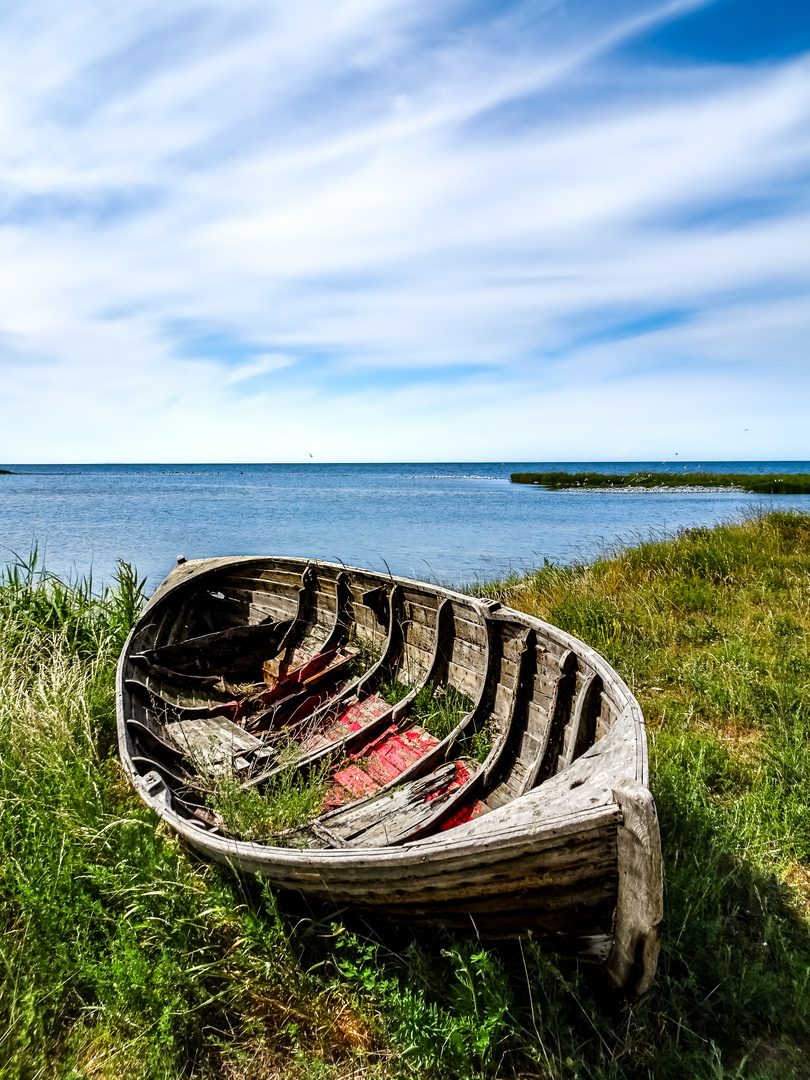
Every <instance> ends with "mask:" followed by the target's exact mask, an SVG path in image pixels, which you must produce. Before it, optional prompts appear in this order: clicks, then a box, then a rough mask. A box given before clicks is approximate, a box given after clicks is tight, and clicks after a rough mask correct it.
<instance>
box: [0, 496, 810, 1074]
mask: <svg viewBox="0 0 810 1080" xmlns="http://www.w3.org/2000/svg"><path fill="white" fill-rule="evenodd" d="M136 585H137V582H136V579H135V577H134V575H131V574H130V575H129V576H127V575H126V574H125V576H124V578H123V579H122V581H121V582H119V584H118V585H117V586H116V587H115V588H114V589H112V590H110V591H108V592H107V594H106V596H105V597H103V598H94V594H93V591H92V589H91V588H90V587H89V585H88V583H81V582H79V583H74V584H73V585H66V584H63V583H58V582H55V581H53V580H44V581H43V580H41V579H40V578H38V577H37V576H36V575H35V574H34V573H33V572H32V571H31V570H30V568H29V569H28V570H26V569H25V568H18V569H17V570H16V577H15V572H14V571H12V574H11V576H10V577H7V578H6V579H5V580H4V581H3V582H2V583H0V930H2V934H0V963H1V964H2V968H3V977H2V981H0V1075H2V1076H3V1077H4V1078H5V1077H9V1078H11V1080H16V1078H25V1080H34V1078H35V1077H36V1078H43V1080H45V1078H49V1077H54V1078H56V1077H59V1078H67V1077H71V1078H78V1077H88V1078H91V1077H92V1078H94V1080H95V1078H106V1077H119V1076H124V1075H126V1076H127V1077H130V1076H132V1077H135V1078H138V1080H140V1078H144V1080H146V1078H149V1080H151V1078H153V1077H154V1078H160V1080H163V1078H167V1080H168V1078H174V1077H178V1078H179V1077H200V1078H207V1077H211V1078H214V1077H216V1078H225V1080H231V1078H237V1077H242V1078H245V1080H267V1078H270V1077H285V1078H286V1077H291V1078H293V1080H296V1078H302V1080H303V1078H319V1080H327V1078H328V1080H338V1078H340V1077H342V1078H344V1080H348V1078H350V1077H351V1078H359V1077H368V1078H380V1080H382V1078H388V1077H400V1076H402V1077H425V1078H432V1077H436V1078H438V1077H442V1078H444V1077H448V1078H457V1077H464V1078H467V1077H469V1078H473V1077H476V1078H477V1077H481V1078H489V1080H495V1078H504V1080H505V1078H507V1077H524V1078H527V1077H542V1078H553V1080H574V1078H577V1080H584V1078H588V1080H619V1078H628V1080H636V1078H638V1080H641V1078H655V1080H659V1078H661V1080H670V1078H671V1080H676V1078H677V1080H681V1078H683V1077H696V1078H700V1080H703V1078H718V1080H720V1078H729V1080H730V1078H732V1077H733V1078H739V1080H743V1078H745V1080H777V1078H779V1080H782V1078H784V1080H788V1078H790V1080H793V1078H796V1077H808V1076H810V1066H808V1062H809V1061H810V796H808V792H810V650H808V645H809V644H810V517H807V516H803V515H799V514H790V513H778V514H770V515H767V516H764V517H761V518H759V519H757V520H754V521H750V522H743V523H739V524H733V525H726V526H722V527H720V528H717V529H712V530H691V531H688V532H685V533H683V534H681V535H680V536H678V537H677V538H675V539H674V540H670V541H666V542H653V541H650V542H645V543H641V544H639V545H637V546H636V547H634V548H632V549H630V550H628V551H625V552H622V553H619V554H617V555H615V556H614V557H610V558H607V557H606V558H604V559H602V560H599V561H597V562H596V563H594V564H592V565H590V566H582V567H574V568H560V567H555V566H545V567H543V568H541V569H539V570H538V571H537V572H535V573H534V574H531V575H529V576H528V577H526V578H523V579H515V580H513V581H509V582H505V583H503V584H501V585H500V586H492V587H487V589H486V591H487V592H488V593H489V594H491V595H497V596H499V597H500V598H501V599H502V600H504V601H505V602H507V603H510V604H513V605H514V606H517V607H522V608H525V609H526V610H528V611H530V612H533V613H536V614H539V615H541V616H542V617H544V618H547V619H550V620H551V621H553V622H556V623H558V624H559V625H561V626H563V627H564V628H565V629H567V630H570V631H571V632H573V633H575V634H578V635H579V636H581V637H583V638H585V639H586V640H587V641H589V642H590V643H591V644H592V645H594V646H595V647H596V648H597V649H599V650H600V651H601V652H603V653H604V654H605V656H606V657H607V658H608V659H609V661H610V662H611V663H612V664H613V665H614V666H615V667H616V668H617V670H618V671H619V672H620V673H621V674H622V676H623V677H624V678H625V679H626V680H627V681H628V683H629V684H630V685H631V686H632V687H633V688H634V690H635V692H636V694H637V695H638V697H639V699H640V701H641V704H642V707H643V709H644V711H645V715H646V716H647V718H648V723H649V729H650V749H651V774H652V786H653V791H654V794H655V797H656V801H657V805H658V810H659V815H660V821H661V835H662V843H663V849H664V864H665V899H666V924H665V939H664V946H663V950H662V955H661V961H660V966H659V973H658V977H657V979H656V982H655V984H654V987H653V990H652V992H651V993H650V995H649V996H648V998H647V999H646V1000H645V1001H643V1002H641V1003H640V1004H637V1005H634V1006H628V1005H618V1006H608V1005H606V1004H605V1003H604V1002H602V1001H601V1000H600V998H599V996H598V993H597V991H596V989H595V987H594V986H593V985H592V984H591V983H590V981H589V979H588V977H587V973H586V972H585V970H584V969H583V970H577V969H576V968H575V967H570V966H560V965H559V964H558V963H557V962H556V961H555V959H554V958H553V957H549V956H548V955H546V954H545V953H543V952H541V951H540V950H539V949H538V948H537V947H536V946H535V945H534V944H533V943H532V942H525V943H524V944H523V945H522V947H521V946H518V945H505V946H501V947H498V948H495V947H488V946H485V945H483V944H482V943H480V942H478V941H477V940H476V939H475V937H474V936H470V937H466V938H453V937H451V936H449V935H444V934H436V935H435V936H430V937H429V936H422V937H418V938H417V937H416V936H414V934H413V932H412V931H410V930H409V929H408V928H400V929H399V930H398V931H396V932H391V931H387V930H384V929H381V928H380V927H376V926H375V927H371V926H368V925H366V924H364V923H363V922H362V921H360V920H358V919H356V918H353V917H352V916H351V914H350V913H344V914H340V913H336V912H334V911H330V910H328V909H324V908H317V909H311V908H310V907H308V906H307V905H306V904H305V903H304V902H302V901H300V900H297V899H294V898H292V899H291V898H288V897H285V896H283V895H282V896H276V895H275V894H274V893H273V891H272V890H270V889H269V888H267V887H266V886H261V885H260V884H259V883H257V882H254V881H251V880H248V881H240V880H239V879H237V878H235V877H233V876H232V875H231V874H230V873H228V872H227V871H225V870H220V869H218V868H216V867H212V866H208V865H206V864H203V863H201V862H199V861H198V860H196V859H194V858H193V857H192V856H190V855H189V854H188V853H187V852H186V851H185V850H184V849H183V848H182V847H181V846H180V845H179V844H178V843H177V842H176V840H175V839H174V838H173V837H172V836H171V835H170V834H169V833H168V832H167V831H166V830H165V829H164V828H163V827H162V826H160V825H159V824H158V821H157V819H156V818H155V816H154V815H153V814H151V812H149V811H147V810H146V809H145V808H143V807H142V805H141V804H140V803H139V802H138V800H137V799H136V798H135V797H134V796H133V794H132V793H131V791H130V790H129V788H128V786H127V784H126V783H125V782H124V781H123V779H122V776H121V772H120V769H119V767H118V764H117V760H116V755H115V745H114V726H115V725H114V715H113V699H112V670H113V662H114V657H115V654H116V652H117V650H118V648H119V647H120V642H121V639H122V635H123V634H124V632H125V630H126V625H127V622H128V620H129V619H131V617H132V615H133V614H134V612H135V610H136V608H137V606H138V600H137V596H138V590H137V587H136Z"/></svg>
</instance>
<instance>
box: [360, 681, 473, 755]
mask: <svg viewBox="0 0 810 1080" xmlns="http://www.w3.org/2000/svg"><path fill="white" fill-rule="evenodd" d="M410 690H411V687H410V686H408V685H407V684H406V683H402V682H399V680H397V679H393V680H391V681H390V682H386V683H383V684H382V686H380V687H379V688H378V690H377V693H378V694H379V696H380V697H381V698H382V699H383V701H385V702H387V703H388V704H389V705H396V703H397V702H398V701H401V700H402V698H404V697H405V695H406V694H408V693H409V692H410ZM472 708H473V700H472V698H471V697H469V696H468V695H467V694H462V693H461V691H459V690H456V688H455V687H454V686H434V684H433V683H426V684H425V686H423V687H421V688H420V690H419V692H418V693H417V694H416V696H415V697H414V699H413V701H412V702H411V706H410V709H409V710H408V721H409V722H410V723H413V724H418V725H419V726H420V727H422V728H424V729H425V731H427V733H428V734H429V735H432V736H433V737H434V738H435V739H438V740H439V742H441V741H442V739H444V738H446V737H447V736H448V735H449V734H450V732H451V731H453V730H454V729H455V728H456V727H457V726H458V724H459V723H460V722H461V720H462V719H463V718H464V717H465V716H466V715H467V713H468V712H470V711H471V710H472ZM493 739H494V731H493V729H491V728H490V727H489V726H486V727H482V728H479V729H477V730H475V731H470V732H468V733H466V732H465V734H464V735H463V736H462V737H461V739H459V741H458V742H457V743H456V744H455V753H457V754H459V755H468V756H469V757H472V758H474V759H475V760H476V761H480V762H483V761H484V760H485V759H486V756H487V754H488V753H489V751H490V750H491V748H492V742H493Z"/></svg>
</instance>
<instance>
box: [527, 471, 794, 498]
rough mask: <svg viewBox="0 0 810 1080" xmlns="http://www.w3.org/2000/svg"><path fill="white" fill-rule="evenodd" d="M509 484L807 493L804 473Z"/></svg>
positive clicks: (563, 476)
mask: <svg viewBox="0 0 810 1080" xmlns="http://www.w3.org/2000/svg"><path fill="white" fill-rule="evenodd" d="M510 479H511V481H512V483H513V484H539V485H540V486H541V487H545V488H548V489H549V490H551V491H562V490H564V489H566V488H608V487H613V488H630V487H662V488H667V487H707V488H717V487H719V488H724V487H731V488H737V489H738V490H740V491H751V492H755V493H757V494H760V495H807V494H810V475H808V474H807V473H793V474H789V473H767V474H764V475H757V474H754V473H703V472H692V473H687V472H662V473H660V472H648V473H627V474H619V473H613V474H611V473H597V472H581V473H566V472H549V473H542V472H540V473H533V472H529V473H512V475H511V477H510Z"/></svg>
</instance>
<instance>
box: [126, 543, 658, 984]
mask: <svg viewBox="0 0 810 1080" xmlns="http://www.w3.org/2000/svg"><path fill="white" fill-rule="evenodd" d="M448 702H449V707H448ZM117 710H118V737H119V742H120V751H121V758H122V760H123V763H124V766H125V768H126V770H127V772H128V774H129V776H130V777H131V780H132V782H133V784H134V786H135V788H136V789H137V791H138V793H139V794H140V796H141V798H142V799H143V801H144V802H145V803H147V804H148V805H149V806H151V807H153V808H154V809H155V810H156V811H157V812H158V814H159V815H160V816H161V818H162V819H163V820H164V821H165V822H166V823H167V824H168V825H169V826H171V828H172V829H174V830H175V832H176V833H178V834H179V835H180V836H181V837H182V838H183V839H184V840H185V841H187V842H188V843H189V844H190V845H191V846H192V847H193V848H195V849H196V850H197V851H198V852H201V853H202V854H203V855H205V856H207V857H209V858H211V859H214V860H217V861H218V862H221V863H225V864H229V865H231V866H233V867H234V868H237V869H239V870H241V871H243V872H247V873H256V874H260V875H263V876H264V877H266V878H268V879H269V880H270V881H271V882H272V883H273V884H274V885H276V886H278V887H281V888H285V889H293V890H298V891H299V892H301V893H305V894H309V895H312V896H316V897H321V898H326V899H330V900H332V901H334V902H335V903H337V904H341V905H351V906H353V907H355V908H359V909H361V910H364V911H366V912H371V913H376V914H381V915H385V916H386V917H390V918H393V919H396V920H402V921H407V922H408V923H409V924H413V923H416V922H418V921H424V922H427V923H442V924H446V925H450V926H452V927H456V928H460V929H465V930H468V931H470V932H476V933H478V934H479V935H480V936H482V937H504V936H515V935H520V934H523V933H528V932H531V933H532V934H533V935H534V936H535V938H537V939H540V940H541V941H542V942H544V943H545V944H546V945H548V946H549V947H550V948H552V949H554V950H555V951H557V952H559V953H565V954H569V955H573V956H578V957H580V958H583V959H586V960H590V961H592V962H594V963H596V964H599V965H601V966H602V968H603V969H604V971H605V973H606V975H607V979H608V982H609V985H611V986H612V987H614V988H616V989H623V990H624V991H625V992H627V993H628V994H630V995H639V994H641V993H643V992H644V991H645V990H646V989H647V988H648V986H649V985H650V982H651V980H652V977H653V974H654V971H655V966H656V961H657V955H658V938H659V926H660V922H661V917H662V881H661V856H660V841H659V834H658V824H657V817H656V811H655V805H654V803H653V799H652V796H651V794H650V791H649V788H648V775H647V742H646V735H645V730H644V721H643V717H642V714H641V711H640V709H639V706H638V703H637V702H636V700H635V698H634V697H633V695H632V694H631V692H630V690H629V689H628V687H627V686H626V685H625V683H624V682H623V681H622V680H621V679H620V678H619V677H618V675H617V674H616V673H615V672H614V671H613V670H612V669H611V667H610V666H609V665H608V664H607V663H606V662H605V660H604V659H603V658H602V657H601V656H599V655H598V654H597V653H596V652H594V650H593V649H591V648H589V647H588V646H586V645H585V644H584V643H583V642H581V641H578V640H577V639H575V638H573V637H571V636H570V635H568V634H566V633H564V632H562V631H561V630H559V629H557V628H556V627H554V626H551V625H549V624H548V623H545V622H543V621H541V620H539V619H536V618H532V617H530V616H528V615H524V614H522V613H520V612H517V611H513V610H511V609H509V608H506V607H504V606H501V605H500V604H498V603H497V602H496V601H493V600H482V599H476V598H474V597H471V596H466V595H462V594H460V593H456V592H452V591H449V590H447V589H443V588H440V587H438V586H435V585H430V584H423V583H420V582H416V581H411V580H407V579H403V578H396V577H392V576H386V575H383V574H379V573H374V572H372V571H368V570H358V569H354V568H350V567H344V566H341V565H333V564H329V563H324V562H316V561H311V560H302V559H295V558H268V557H255V558H254V557H243V558H227V559H205V560H199V561H194V562H185V561H180V560H178V566H177V567H176V568H175V569H174V570H173V571H172V573H171V574H169V576H168V578H167V579H166V581H165V582H164V583H163V585H162V586H161V587H160V588H159V589H158V590H157V592H156V593H155V595H154V596H153V597H152V599H151V600H150V602H149V604H148V605H147V606H146V608H145V609H144V611H143V613H142V615H141V617H140V618H139V620H138V622H137V624H136V625H135V627H134V629H133V631H132V633H131V634H130V636H129V639H128V640H127V643H126V645H125V647H124V650H123V653H122V656H121V660H120V664H119V668H118V685H117ZM437 716H438V717H439V719H440V721H441V724H443V725H444V726H443V727H442V726H441V724H439V726H438V727H437V726H436V723H434V721H435V720H436V717H437ZM291 776H292V781H291V779H290V778H291ZM313 778H314V780H313ZM310 782H311V784H310V787H309V788H307V787H306V785H307V784H308V783H310ZM291 783H292V785H293V788H295V783H299V784H301V785H303V788H301V787H299V788H298V789H295V790H297V791H298V792H299V794H300V792H301V791H302V790H303V791H304V794H305V795H306V798H305V799H304V800H303V802H304V809H305V813H304V819H303V820H298V821H292V822H290V821H287V822H286V823H282V824H281V825H278V826H277V827H275V828H273V827H269V828H268V827H266V828H265V833H264V834H257V833H256V831H255V829H254V830H253V832H251V831H250V830H246V829H245V828H244V827H243V826H240V824H239V822H238V821H237V822H236V824H234V821H233V820H232V819H231V818H229V815H228V813H227V812H226V811H227V805H226V804H227V801H228V800H227V799H225V798H224V796H223V792H224V791H227V792H229V793H230V795H231V796H233V793H234V792H236V794H237V795H238V796H240V797H242V796H244V798H245V799H246V800H247V802H248V803H249V804H250V806H251V807H254V808H255V805H257V804H259V805H264V804H263V802H262V800H265V803H266V804H267V805H268V806H270V807H271V809H272V805H271V804H272V800H273V799H277V798H279V797H280V794H279V793H280V792H284V791H286V792H289V791H290V790H291V789H290V784H291ZM279 784H282V787H281V788H280V787H279ZM283 785H287V786H286V787H284V786H283ZM312 798H314V802H312V801H310V803H309V804H307V802H306V799H310V800H311V799H312ZM231 801H233V800H232V799H231ZM307 806H308V809H307ZM299 809H300V808H299ZM240 830H241V831H240Z"/></svg>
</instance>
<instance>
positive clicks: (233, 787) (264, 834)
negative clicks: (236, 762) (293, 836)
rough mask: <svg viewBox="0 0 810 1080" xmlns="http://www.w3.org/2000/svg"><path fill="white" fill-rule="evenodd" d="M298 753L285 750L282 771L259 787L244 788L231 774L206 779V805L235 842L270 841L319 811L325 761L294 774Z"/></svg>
mask: <svg viewBox="0 0 810 1080" xmlns="http://www.w3.org/2000/svg"><path fill="white" fill-rule="evenodd" d="M299 756H300V751H299V750H298V747H297V746H296V745H295V744H292V745H291V746H290V748H289V752H288V753H287V755H286V762H285V760H284V754H283V751H282V764H284V765H285V767H284V768H283V769H282V770H281V771H280V772H278V773H277V774H276V775H275V776H273V777H271V779H270V780H269V781H267V782H266V783H264V784H263V785H262V786H261V790H259V789H258V788H257V787H248V788H245V787H243V785H242V780H241V778H240V777H238V776H236V775H234V774H233V773H222V774H219V775H212V776H210V777H209V778H208V783H207V785H206V786H207V787H208V788H209V790H208V793H207V795H206V803H207V804H208V806H210V807H211V808H212V810H214V811H215V813H216V814H217V815H218V816H219V818H220V820H221V822H222V824H223V825H224V827H225V829H226V830H227V832H229V833H230V834H231V836H235V837H236V838H237V839H239V840H262V841H264V842H267V841H271V840H272V839H273V838H274V837H276V836H277V835H278V834H279V833H282V832H284V831H285V830H287V829H294V828H296V827H298V826H300V825H304V824H306V822H307V821H309V820H310V819H311V818H313V817H316V816H317V815H318V814H319V813H321V811H322V809H323V800H324V797H325V796H326V792H327V789H328V787H329V776H330V765H331V762H330V761H329V759H324V760H323V761H321V762H318V763H317V764H316V765H315V766H313V767H312V768H310V769H308V770H307V771H306V772H305V773H302V772H300V771H299V770H298V767H297V758H298V757H299Z"/></svg>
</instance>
